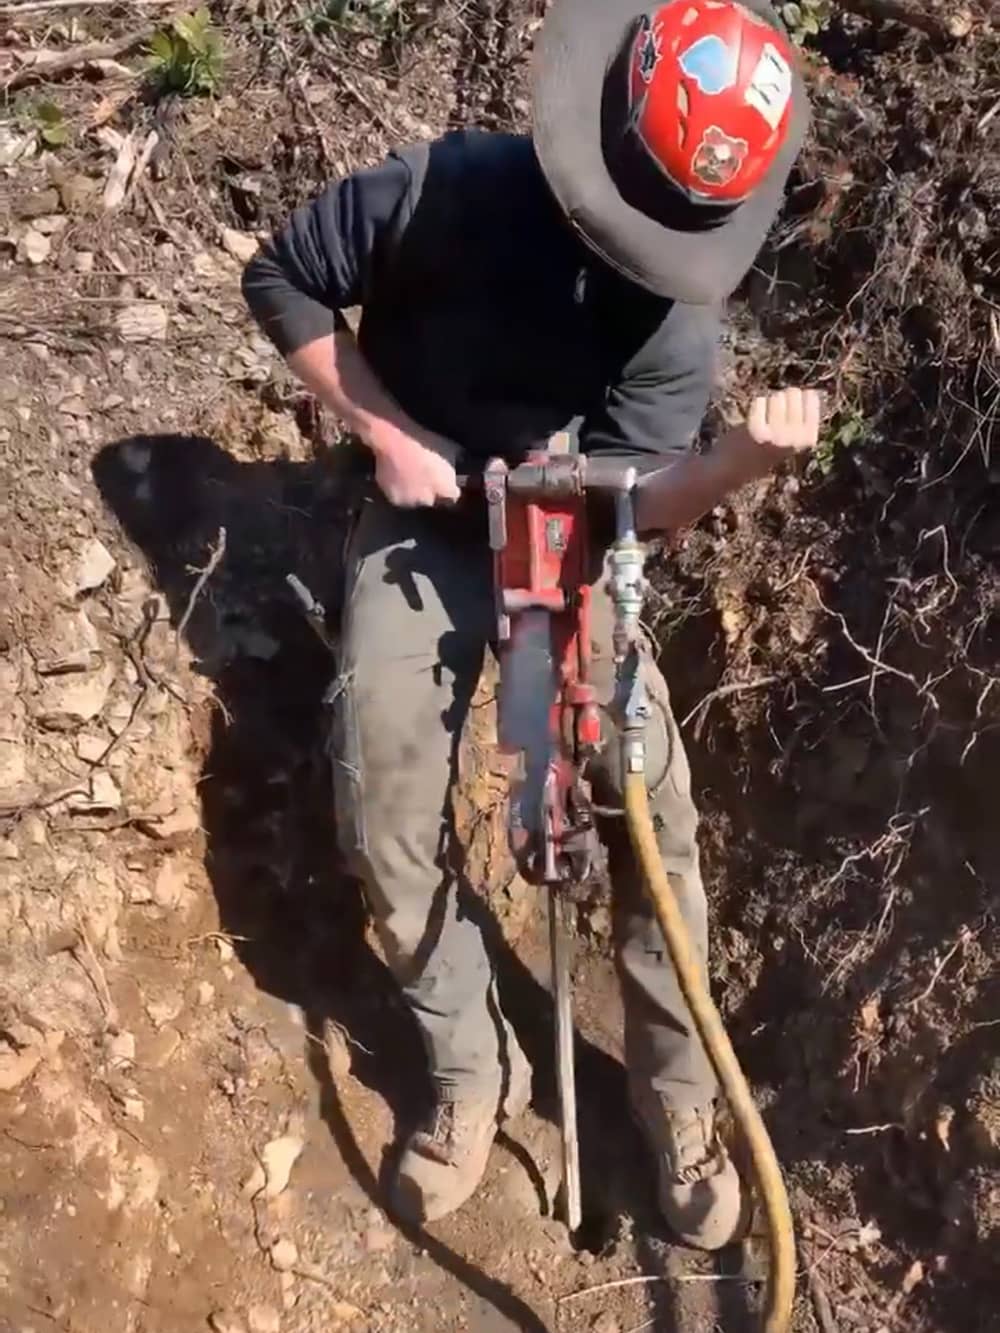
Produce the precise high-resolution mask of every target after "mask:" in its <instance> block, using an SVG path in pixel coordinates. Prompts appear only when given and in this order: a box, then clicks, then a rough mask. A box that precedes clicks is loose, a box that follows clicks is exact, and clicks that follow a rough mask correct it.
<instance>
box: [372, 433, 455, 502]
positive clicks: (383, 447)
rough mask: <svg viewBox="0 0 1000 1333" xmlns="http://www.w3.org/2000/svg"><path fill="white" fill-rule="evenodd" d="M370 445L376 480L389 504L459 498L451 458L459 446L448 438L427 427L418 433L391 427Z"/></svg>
mask: <svg viewBox="0 0 1000 1333" xmlns="http://www.w3.org/2000/svg"><path fill="white" fill-rule="evenodd" d="M373 449H374V453H375V480H376V482H377V483H378V485H379V487H380V489H381V491H382V494H383V495H384V496H385V498H386V499H387V500H388V501H389V503H390V504H394V505H398V506H399V508H401V509H417V508H421V507H424V506H427V507H429V506H432V505H435V504H438V503H441V502H443V503H451V502H453V501H455V500H457V499H458V497H459V494H460V491H459V488H458V480H457V478H456V475H455V464H454V462H453V461H452V460H453V459H454V458H456V457H457V454H458V450H457V448H456V446H455V445H453V444H452V443H451V441H450V440H445V439H444V438H443V437H441V436H439V435H433V434H432V433H431V432H430V431H424V432H421V434H420V435H419V436H417V435H407V434H404V433H403V432H401V431H392V432H391V433H390V434H389V435H388V437H387V438H385V439H382V440H380V441H379V443H378V445H377V446H373Z"/></svg>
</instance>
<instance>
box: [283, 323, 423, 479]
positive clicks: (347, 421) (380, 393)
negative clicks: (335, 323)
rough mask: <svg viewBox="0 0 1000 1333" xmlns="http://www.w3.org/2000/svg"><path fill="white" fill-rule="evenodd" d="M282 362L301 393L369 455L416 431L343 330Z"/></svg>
mask: <svg viewBox="0 0 1000 1333" xmlns="http://www.w3.org/2000/svg"><path fill="white" fill-rule="evenodd" d="M288 364H289V366H290V367H291V368H292V370H294V372H295V374H296V375H297V376H298V377H299V379H300V380H301V381H302V383H303V384H304V385H305V386H306V388H307V389H309V390H311V391H312V392H313V393H314V394H315V395H316V397H317V398H319V399H320V401H321V402H323V403H325V404H326V406H327V407H329V408H330V410H331V411H333V412H335V413H336V414H337V416H338V417H340V419H341V421H343V423H344V425H345V426H346V427H347V428H348V430H350V431H351V432H353V434H355V435H357V436H358V438H359V439H360V440H362V441H363V443H365V444H366V445H368V447H369V448H370V449H371V450H372V451H373V452H375V453H377V452H378V451H379V450H380V449H382V448H383V447H385V445H386V444H387V443H389V442H391V441H392V440H393V439H394V438H395V437H396V436H398V435H399V434H406V435H410V436H412V435H415V434H416V433H417V432H418V430H419V427H418V426H417V423H416V422H415V421H413V419H412V418H411V417H410V416H409V415H408V414H407V413H406V412H404V411H403V409H402V408H401V407H400V405H399V403H397V402H396V400H395V399H394V398H393V396H392V394H390V393H389V391H388V390H387V389H386V388H385V386H384V385H383V384H382V381H381V380H380V379H379V377H378V376H377V375H376V374H375V372H374V370H372V368H371V366H370V365H369V364H368V362H367V361H366V359H365V356H364V354H363V353H362V351H361V349H360V348H359V347H358V344H357V342H356V341H355V338H354V335H353V333H351V332H350V331H349V330H347V329H341V330H338V331H337V332H336V333H334V334H330V335H327V336H326V337H323V338H317V339H316V341H315V342H311V343H307V344H306V345H305V346H304V347H300V348H298V349H297V350H296V351H294V352H292V353H291V354H290V355H289V357H288Z"/></svg>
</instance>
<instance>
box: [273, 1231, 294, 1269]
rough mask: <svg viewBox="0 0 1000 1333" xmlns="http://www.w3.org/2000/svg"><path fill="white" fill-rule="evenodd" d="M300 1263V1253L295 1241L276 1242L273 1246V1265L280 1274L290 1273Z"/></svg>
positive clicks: (284, 1239) (282, 1240) (285, 1239)
mask: <svg viewBox="0 0 1000 1333" xmlns="http://www.w3.org/2000/svg"><path fill="white" fill-rule="evenodd" d="M298 1261H299V1252H298V1250H297V1248H296V1246H295V1243H294V1241H290V1240H288V1239H287V1238H282V1239H281V1240H276V1241H275V1242H274V1244H273V1245H272V1246H271V1263H272V1264H273V1265H274V1267H275V1268H276V1269H277V1270H278V1272H279V1273H288V1272H290V1271H291V1270H292V1269H293V1268H294V1267H295V1265H296V1264H297V1263H298Z"/></svg>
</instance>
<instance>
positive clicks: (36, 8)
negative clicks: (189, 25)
mask: <svg viewBox="0 0 1000 1333" xmlns="http://www.w3.org/2000/svg"><path fill="white" fill-rule="evenodd" d="M125 3H128V4H133V5H169V4H172V3H173V0H26V3H25V4H23V5H0V16H2V17H3V18H11V19H14V18H20V17H21V15H22V14H43V13H47V12H48V11H49V10H52V9H101V8H103V7H104V6H106V5H118V6H121V5H122V4H125Z"/></svg>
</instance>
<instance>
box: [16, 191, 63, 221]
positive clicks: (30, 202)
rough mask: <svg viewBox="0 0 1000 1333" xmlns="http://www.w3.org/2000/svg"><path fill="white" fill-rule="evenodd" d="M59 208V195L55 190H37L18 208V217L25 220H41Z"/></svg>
mask: <svg viewBox="0 0 1000 1333" xmlns="http://www.w3.org/2000/svg"><path fill="white" fill-rule="evenodd" d="M58 207H59V195H58V194H57V193H56V191H55V190H36V191H35V193H34V194H29V195H25V197H24V198H23V199H22V200H21V202H20V205H19V206H18V210H17V213H18V217H22V218H25V219H29V218H41V217H44V216H45V215H46V213H54V212H55V211H56V210H57V209H58Z"/></svg>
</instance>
